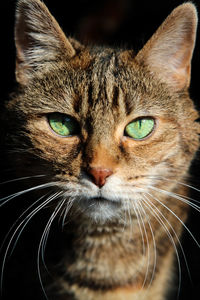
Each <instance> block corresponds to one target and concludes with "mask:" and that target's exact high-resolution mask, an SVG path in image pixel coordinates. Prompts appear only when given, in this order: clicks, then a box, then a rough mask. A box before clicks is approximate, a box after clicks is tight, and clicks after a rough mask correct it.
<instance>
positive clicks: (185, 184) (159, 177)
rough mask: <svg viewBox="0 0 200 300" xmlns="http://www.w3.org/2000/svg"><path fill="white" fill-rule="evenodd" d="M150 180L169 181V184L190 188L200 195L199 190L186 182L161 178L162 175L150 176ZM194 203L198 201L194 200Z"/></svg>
mask: <svg viewBox="0 0 200 300" xmlns="http://www.w3.org/2000/svg"><path fill="white" fill-rule="evenodd" d="M148 178H153V179H157V180H165V181H169V182H174V183H176V184H178V185H182V186H185V187H188V188H190V189H192V190H194V191H196V192H199V193H200V189H198V188H196V187H194V186H192V185H190V184H188V183H185V182H180V181H177V180H174V179H169V178H167V177H164V176H160V175H158V176H155V175H154V176H152V175H149V176H148ZM192 200H194V199H192ZM194 201H196V200H194ZM196 202H197V201H196Z"/></svg>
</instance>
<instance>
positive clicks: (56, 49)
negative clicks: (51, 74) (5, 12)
mask: <svg viewBox="0 0 200 300" xmlns="http://www.w3.org/2000/svg"><path fill="white" fill-rule="evenodd" d="M15 44H16V51H17V58H16V79H17V81H18V82H19V83H20V84H22V85H26V84H27V83H28V82H29V80H30V78H32V76H33V74H34V72H35V71H36V70H39V69H41V68H44V67H45V66H46V67H47V68H48V66H49V64H50V63H51V62H55V61H57V60H58V59H59V57H66V58H71V57H73V56H74V55H75V50H74V48H73V46H72V45H71V43H70V42H69V40H68V39H67V38H66V36H65V35H64V33H63V31H62V30H61V28H60V26H59V25H58V23H57V22H56V20H55V19H54V17H53V16H52V15H51V14H50V12H49V10H48V9H47V7H46V6H45V5H44V4H43V3H42V2H41V1H40V0H19V1H18V3H17V11H16V23H15Z"/></svg>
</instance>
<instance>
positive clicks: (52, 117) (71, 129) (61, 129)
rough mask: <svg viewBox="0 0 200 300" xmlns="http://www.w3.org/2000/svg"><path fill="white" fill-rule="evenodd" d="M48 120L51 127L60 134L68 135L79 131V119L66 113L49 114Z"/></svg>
mask: <svg viewBox="0 0 200 300" xmlns="http://www.w3.org/2000/svg"><path fill="white" fill-rule="evenodd" d="M48 120H49V125H50V126H51V129H52V130H53V131H54V132H55V133H57V134H58V135H60V136H64V137H68V136H71V135H75V134H77V133H78V131H79V126H78V123H77V121H76V120H74V119H73V118H72V117H70V116H67V115H65V114H61V113H52V114H49V116H48Z"/></svg>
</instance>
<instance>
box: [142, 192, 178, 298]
mask: <svg viewBox="0 0 200 300" xmlns="http://www.w3.org/2000/svg"><path fill="white" fill-rule="evenodd" d="M143 201H144V202H143V204H144V206H145V207H146V208H147V209H148V210H149V212H150V213H151V214H152V215H153V216H154V218H155V219H156V220H157V221H158V222H159V223H160V224H161V226H162V227H163V228H164V230H165V232H166V233H167V235H168V237H169V239H170V241H171V242H172V245H173V247H174V250H175V252H176V257H177V263H178V274H179V286H178V295H179V294H180V288H181V281H182V278H181V263H180V258H179V254H178V250H177V247H176V243H175V241H174V239H173V236H172V235H171V233H170V231H169V229H168V228H167V226H166V224H165V223H164V221H163V220H162V218H164V220H166V218H165V217H164V216H163V214H162V213H161V212H160V211H159V210H158V209H157V208H156V206H154V205H153V203H152V202H151V201H150V200H149V198H148V197H147V196H145V195H144V198H143ZM152 206H153V207H154V209H156V210H158V212H159V214H160V215H161V217H162V218H161V217H160V216H159V215H158V213H157V212H155V210H154V209H153V210H152ZM171 227H172V226H171Z"/></svg>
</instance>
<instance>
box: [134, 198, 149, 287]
mask: <svg viewBox="0 0 200 300" xmlns="http://www.w3.org/2000/svg"><path fill="white" fill-rule="evenodd" d="M132 203H133V206H134V207H133V208H134V211H135V214H136V216H137V219H138V221H139V219H140V220H141V223H142V227H143V229H144V235H145V239H146V242H147V267H146V272H145V277H144V281H143V285H142V288H141V289H143V287H144V286H145V283H146V281H147V276H148V273H149V266H150V247H149V239H148V235H147V230H146V226H145V224H144V220H143V218H142V216H141V212H140V210H139V202H138V201H137V207H136V205H135V204H136V203H135V204H134V202H132ZM142 243H143V254H144V256H145V255H146V247H145V242H144V236H143V231H142Z"/></svg>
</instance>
